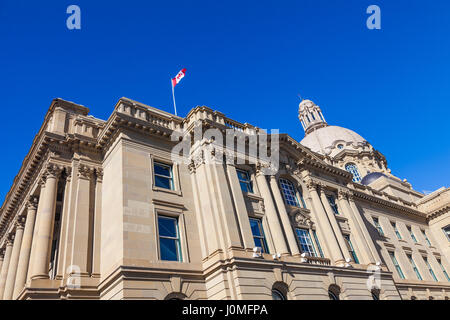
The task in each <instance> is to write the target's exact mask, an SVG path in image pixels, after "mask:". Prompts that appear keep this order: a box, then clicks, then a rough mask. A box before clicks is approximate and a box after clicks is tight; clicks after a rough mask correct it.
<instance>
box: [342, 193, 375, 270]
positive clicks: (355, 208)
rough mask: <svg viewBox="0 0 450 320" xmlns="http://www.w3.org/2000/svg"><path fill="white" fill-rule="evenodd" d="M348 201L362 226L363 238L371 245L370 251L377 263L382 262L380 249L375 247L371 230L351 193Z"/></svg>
mask: <svg viewBox="0 0 450 320" xmlns="http://www.w3.org/2000/svg"><path fill="white" fill-rule="evenodd" d="M348 203H349V204H350V209H351V210H352V211H353V213H354V217H355V218H356V221H357V223H358V224H359V226H360V227H361V232H362V234H363V238H364V239H365V240H366V243H367V246H368V247H369V249H370V252H371V253H372V256H373V259H375V263H377V262H379V263H381V258H380V255H379V254H378V251H377V249H376V248H375V245H374V243H373V241H372V238H371V237H370V234H369V231H368V230H367V227H366V225H365V224H364V221H363V219H362V217H361V214H360V212H359V210H358V208H357V207H356V204H355V200H354V196H353V195H352V194H351V193H349V194H348Z"/></svg>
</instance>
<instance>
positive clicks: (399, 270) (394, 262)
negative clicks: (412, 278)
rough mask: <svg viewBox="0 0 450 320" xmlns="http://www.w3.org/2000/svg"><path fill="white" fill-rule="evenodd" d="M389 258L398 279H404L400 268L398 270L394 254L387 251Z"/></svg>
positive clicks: (398, 266)
mask: <svg viewBox="0 0 450 320" xmlns="http://www.w3.org/2000/svg"><path fill="white" fill-rule="evenodd" d="M389 256H390V257H391V260H392V263H393V264H394V267H395V269H396V270H397V273H398V275H399V277H400V279H405V275H404V274H403V271H402V268H400V265H399V264H398V261H397V259H396V258H395V254H394V252H392V251H389Z"/></svg>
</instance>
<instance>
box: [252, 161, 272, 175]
mask: <svg viewBox="0 0 450 320" xmlns="http://www.w3.org/2000/svg"><path fill="white" fill-rule="evenodd" d="M255 169H256V170H255V172H256V175H257V176H259V175H263V176H267V175H270V176H274V175H273V174H272V172H270V171H271V170H270V164H269V163H264V162H260V161H258V163H257V164H256V168H255Z"/></svg>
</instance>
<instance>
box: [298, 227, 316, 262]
mask: <svg viewBox="0 0 450 320" xmlns="http://www.w3.org/2000/svg"><path fill="white" fill-rule="evenodd" d="M295 230H296V233H297V239H298V242H299V243H300V247H301V251H302V253H307V254H308V255H309V256H311V257H316V251H315V250H314V245H313V243H312V241H311V237H310V235H309V231H308V230H306V229H299V228H297V229H295Z"/></svg>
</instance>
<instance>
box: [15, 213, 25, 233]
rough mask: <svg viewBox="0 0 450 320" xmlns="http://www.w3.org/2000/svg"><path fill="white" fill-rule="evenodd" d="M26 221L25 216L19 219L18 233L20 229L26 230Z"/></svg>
mask: <svg viewBox="0 0 450 320" xmlns="http://www.w3.org/2000/svg"><path fill="white" fill-rule="evenodd" d="M25 221H26V218H25V217H24V216H21V217H19V218H18V219H17V221H16V231H17V230H18V229H22V230H23V229H24V228H25Z"/></svg>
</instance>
